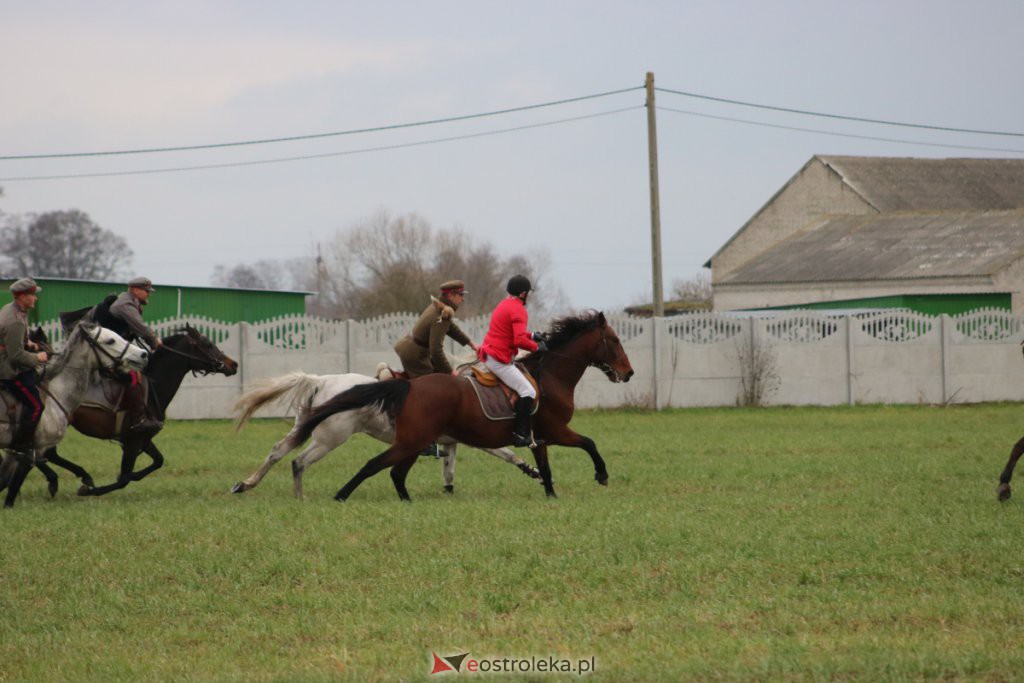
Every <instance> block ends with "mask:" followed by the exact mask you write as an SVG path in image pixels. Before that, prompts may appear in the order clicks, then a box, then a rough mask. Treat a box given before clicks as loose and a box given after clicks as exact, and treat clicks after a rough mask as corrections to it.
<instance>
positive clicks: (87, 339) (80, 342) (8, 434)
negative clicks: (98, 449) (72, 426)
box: [0, 322, 149, 507]
mask: <svg viewBox="0 0 1024 683" xmlns="http://www.w3.org/2000/svg"><path fill="white" fill-rule="evenodd" d="M148 360H149V352H148V351H146V350H145V349H143V348H142V347H141V346H138V345H136V344H129V343H128V342H127V341H125V340H124V339H123V338H122V337H121V335H119V334H117V333H116V332H113V331H111V330H108V329H106V328H104V327H100V326H99V325H96V324H95V323H85V322H83V323H79V324H78V326H77V327H76V328H75V330H74V331H73V332H72V333H71V335H70V336H69V337H68V340H67V342H66V343H65V344H64V348H63V349H62V350H61V351H60V352H59V353H57V354H55V355H54V357H53V359H52V360H50V362H49V363H48V364H47V365H46V373H45V376H44V378H43V382H42V383H41V386H40V394H41V395H42V397H43V398H44V409H43V414H42V417H40V419H39V424H38V425H37V426H36V431H35V436H34V437H33V441H32V450H33V452H32V455H31V457H30V458H23V457H22V458H19V459H18V460H17V464H16V466H14V467H13V472H12V473H10V477H9V479H7V478H6V477H5V479H6V481H7V485H8V486H9V490H8V491H7V498H6V500H5V501H4V507H11V506H12V505H14V500H15V498H17V496H18V491H19V489H20V488H21V484H22V482H24V480H25V476H26V475H27V474H28V472H29V470H30V469H32V464H33V463H34V462H35V459H36V457H37V456H36V454H37V453H43V452H45V451H46V450H47V449H49V448H53V447H54V446H56V445H57V444H58V443H60V441H61V439H63V438H64V435H65V434H66V433H67V430H68V424H69V422H70V415H71V414H72V413H74V412H75V409H76V408H78V406H79V405H81V403H82V401H83V400H84V399H85V395H86V392H87V390H88V389H89V385H90V384H92V382H93V380H94V375H95V374H96V373H97V371H99V370H101V369H107V370H117V371H126V370H129V369H134V370H141V369H142V368H144V367H145V366H146V362H147V361H148ZM4 400H5V401H7V402H10V401H13V400H14V399H13V398H9V397H6V396H5V397H4ZM19 405H20V404H19ZM15 428H16V425H15V424H13V423H7V422H5V423H3V424H0V448H7V447H8V446H9V445H10V443H11V438H12V436H13V433H14V429H15Z"/></svg>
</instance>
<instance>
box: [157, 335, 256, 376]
mask: <svg viewBox="0 0 1024 683" xmlns="http://www.w3.org/2000/svg"><path fill="white" fill-rule="evenodd" d="M164 348H166V349H169V350H170V351H171V352H172V353H177V354H178V355H181V356H184V357H185V358H187V359H188V363H189V365H188V369H189V370H191V371H192V372H193V373H200V374H203V375H208V374H210V373H214V372H219V373H220V374H222V375H224V376H225V377H230V376H231V375H234V374H235V373H236V372H238V361H236V360H234V359H233V358H231V357H230V356H228V355H227V354H225V353H224V352H223V351H221V350H220V349H219V348H217V345H216V344H214V343H213V342H212V341H210V340H209V338H207V337H206V336H205V335H204V334H203V333H202V332H200V331H199V330H197V329H196V328H194V327H192V326H191V325H189V324H188V323H185V331H184V332H183V333H182V334H180V335H175V336H174V337H168V338H167V339H165V340H164Z"/></svg>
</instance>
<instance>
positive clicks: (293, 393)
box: [231, 372, 540, 498]
mask: <svg viewBox="0 0 1024 683" xmlns="http://www.w3.org/2000/svg"><path fill="white" fill-rule="evenodd" d="M376 381H377V379H376V378H375V377H368V376H366V375H358V374H355V373H350V374H346V375H309V374H306V373H304V372H292V373H289V374H287V375H282V376H280V377H273V378H270V379H266V380H263V381H261V382H258V383H257V384H256V386H254V387H253V388H252V389H249V390H248V391H246V392H245V393H244V394H242V396H241V397H240V398H239V399H238V401H236V402H235V410H236V411H237V412H239V413H240V415H239V418H238V427H237V429H241V428H242V427H243V426H244V425H245V423H246V422H248V421H249V419H250V418H251V417H252V415H253V413H255V412H256V411H257V410H259V409H260V408H261V407H263V406H265V405H270V404H273V403H274V402H279V401H280V402H284V401H287V402H288V405H289V407H290V408H292V409H294V410H295V423H294V424H295V425H299V424H301V423H302V421H303V420H304V419H305V418H306V416H307V415H309V414H310V412H312V411H313V410H314V409H315V408H316V407H317V406H318V405H320V404H321V403H322V402H323V401H324V400H326V397H327V396H334V395H337V394H340V393H341V392H343V391H345V390H347V389H351V388H352V387H354V386H357V385H360V384H369V383H371V382H376ZM293 429H294V426H293ZM357 432H362V433H363V434H368V435H370V436H372V437H373V438H375V439H377V440H378V441H383V442H384V443H391V442H392V441H394V439H395V430H394V425H393V424H392V423H391V421H390V420H389V419H388V417H387V415H384V414H382V413H381V412H380V411H379V410H376V409H374V408H373V407H372V406H371V407H368V408H364V409H362V410H352V411H349V412H347V413H345V414H343V415H336V416H335V417H333V418H332V419H331V420H328V421H327V422H326V423H325V424H323V425H321V426H320V428H319V429H317V430H316V431H315V432H313V440H312V441H311V442H310V444H309V445H308V446H306V448H304V449H303V450H302V452H301V453H299V455H298V456H296V457H295V459H294V460H292V485H293V488H294V491H295V497H296V498H302V497H303V494H302V473H303V472H305V471H306V470H307V469H309V467H311V466H312V465H313V464H314V463H316V462H317V461H319V460H320V459H321V458H323V457H324V456H325V455H327V454H328V453H330V452H331V451H332V450H334V449H335V448H337V447H338V446H340V445H341V444H343V443H345V442H346V441H348V439H349V438H350V437H351V436H352V435H353V434H355V433H357ZM449 441H450V440H448V439H443V440H442V441H441V443H440V445H441V451H442V452H443V453H444V491H445V493H454V492H455V453H456V448H457V446H456V444H455V442H454V441H450V442H449ZM297 445H298V444H296V443H293V442H292V440H291V439H290V438H289V435H285V436H284V437H283V438H282V439H281V440H280V441H278V442H277V443H276V444H274V447H273V448H272V449H271V451H270V453H269V454H268V455H267V457H266V458H265V459H264V461H263V464H262V465H260V467H259V469H257V470H256V471H255V472H253V473H252V474H250V475H249V476H248V477H246V478H245V479H243V480H242V481H240V482H237V483H236V484H235V485H234V486H232V487H231V492H232V493H245V492H246V491H249V490H252V489H254V488H256V487H257V486H258V485H259V483H260V482H261V481H263V477H265V476H266V475H267V472H269V471H270V468H271V467H273V466H274V465H275V464H276V463H277V462H278V461H279V460H281V458H283V457H284V456H286V455H288V453H290V452H291V451H292V450H294V449H295V447H296V446H297ZM487 452H488V453H490V454H491V455H493V456H495V457H497V458H501V459H502V460H504V461H505V462H508V463H509V464H512V465H515V466H516V467H518V468H519V470H520V471H521V472H523V473H524V474H526V475H528V476H530V477H533V478H534V479H539V478H540V473H538V472H537V470H535V469H534V468H532V467H531V466H530V465H529V464H527V463H526V462H524V461H523V460H522V458H520V457H519V456H517V455H516V454H515V453H514V452H513V451H512V450H511V449H509V448H499V449H493V450H488V451H487Z"/></svg>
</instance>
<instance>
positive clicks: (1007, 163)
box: [705, 156, 1024, 313]
mask: <svg viewBox="0 0 1024 683" xmlns="http://www.w3.org/2000/svg"><path fill="white" fill-rule="evenodd" d="M705 265H706V266H709V267H710V268H711V272H712V276H711V284H712V289H713V292H714V308H715V310H737V309H763V308H796V307H806V308H830V307H842V308H857V307H906V308H911V309H914V310H919V311H922V312H926V313H958V312H962V311H964V310H969V309H973V308H980V307H996V308H1006V309H1010V310H1013V311H1014V312H1015V313H1024V159H913V158H889V157H840V156H836V157H832V156H815V157H812V158H811V160H810V161H808V162H807V163H806V164H805V165H804V167H803V168H801V169H800V171H799V172H798V173H797V174H796V175H795V176H793V177H792V178H791V179H790V180H789V182H787V183H786V184H785V185H784V186H783V187H782V188H781V189H780V190H779V191H778V192H777V193H776V194H775V195H774V196H773V197H772V198H771V199H770V200H769V201H768V203H767V204H765V205H764V206H763V207H762V208H761V209H760V210H759V211H758V212H757V213H756V214H754V216H753V217H751V219H750V220H749V221H747V222H746V223H745V224H744V225H743V227H741V228H740V229H739V230H738V231H737V232H736V234H734V235H733V236H732V237H731V238H730V239H729V241H728V242H726V243H725V244H724V245H723V246H722V247H721V248H720V249H719V250H718V251H717V252H716V253H715V254H714V256H712V257H711V259H710V260H709V261H708V263H706V264H705Z"/></svg>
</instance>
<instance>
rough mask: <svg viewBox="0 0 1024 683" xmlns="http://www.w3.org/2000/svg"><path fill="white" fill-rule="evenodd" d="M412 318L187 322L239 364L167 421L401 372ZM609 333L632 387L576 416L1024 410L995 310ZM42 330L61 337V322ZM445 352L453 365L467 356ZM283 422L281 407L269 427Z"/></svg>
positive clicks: (593, 376) (198, 384)
mask: <svg viewBox="0 0 1024 683" xmlns="http://www.w3.org/2000/svg"><path fill="white" fill-rule="evenodd" d="M416 318H417V316H415V315H413V314H395V315H387V316H382V317H379V318H374V319H372V320H366V321H361V322H360V321H354V320H346V321H328V320H321V319H318V318H312V317H308V316H286V317H282V318H276V319H274V320H268V321H264V322H260V323H253V324H250V323H223V322H219V321H215V320H208V319H203V318H183V319H173V320H164V321H160V322H157V323H155V324H154V328H155V329H156V330H157V331H158V333H160V334H165V335H166V334H170V333H171V332H172V331H173V330H175V329H177V328H179V327H181V326H182V325H183V324H184V323H185V322H189V323H190V324H192V325H193V326H195V327H197V328H199V329H200V330H201V331H202V332H203V333H204V334H206V335H207V336H208V337H209V338H210V339H211V340H212V341H213V342H214V343H215V344H217V346H218V347H219V348H220V349H221V350H223V351H224V352H225V353H226V354H228V355H229V356H231V357H232V358H234V359H236V360H237V361H239V364H240V370H239V373H238V374H237V375H236V376H234V377H223V376H220V375H210V376H206V377H192V376H188V377H186V379H185V382H184V383H183V384H182V387H181V390H180V392H179V394H178V396H177V397H176V398H175V400H174V402H173V403H172V404H171V406H170V409H169V411H168V414H169V416H170V417H173V418H178V419H202V418H226V417H231V416H232V414H231V406H232V404H233V403H234V402H235V400H236V399H237V398H238V396H239V395H240V394H241V393H242V392H243V391H244V390H246V389H247V388H249V387H251V386H252V385H253V383H254V382H256V381H257V380H260V379H263V378H268V377H276V376H279V375H283V374H286V373H289V372H294V371H297V370H301V371H303V372H307V373H311V374H332V373H343V372H358V373H362V374H373V372H374V370H375V368H376V365H377V363H378V362H379V361H387V362H388V363H390V364H391V365H393V366H396V367H397V366H398V365H399V362H398V359H397V357H396V356H395V354H394V352H393V351H392V350H391V346H392V344H393V343H394V342H395V341H396V340H397V339H398V338H400V337H401V336H403V335H404V334H406V333H407V332H408V330H409V329H411V328H412V325H413V323H414V322H415V320H416ZM609 322H610V324H611V325H612V327H613V328H614V329H615V330H616V332H617V333H618V335H619V336H620V338H621V339H622V343H623V346H624V347H625V349H626V352H627V353H628V354H629V357H630V360H631V361H632V364H633V368H634V370H635V371H636V374H635V376H634V377H633V379H632V380H631V381H630V382H629V383H627V384H612V383H611V382H609V381H608V379H607V378H606V377H605V376H604V374H602V373H601V372H599V371H597V370H595V369H590V370H587V373H586V374H585V375H584V377H583V380H582V382H581V383H580V385H579V386H578V387H577V391H576V404H577V406H579V407H581V408H593V407H619V406H640V407H650V408H663V407H667V406H673V407H686V406H729V405H736V404H737V403H740V402H742V401H743V400H744V397H745V396H746V397H747V398H748V399H749V398H750V396H751V392H750V391H749V388H750V384H751V382H752V381H753V379H754V378H757V379H758V380H759V381H760V383H761V395H760V396H759V402H760V403H762V404H765V405H780V404H781V405H804V404H810V405H837V404H853V403H949V402H956V403H973V402H980V401H1000V400H1015V401H1019V400H1024V358H1022V356H1021V342H1022V340H1024V330H1022V328H1024V318H1022V317H1021V316H1015V315H1012V314H1010V313H1008V312H1006V311H1001V310H982V311H974V312H972V313H968V314H964V315H960V316H956V317H949V316H937V317H929V316H924V315H920V314H917V313H912V312H904V311H890V312H875V313H870V314H864V315H855V316H842V317H837V316H829V315H825V314H822V313H816V312H807V311H799V312H785V313H779V314H778V315H772V316H768V317H737V316H735V315H730V314H718V313H696V314H689V315H682V316H677V317H672V318H654V319H650V318H633V317H630V316H624V315H623V316H617V315H616V316H610V317H609ZM459 326H460V327H461V328H462V329H463V331H465V332H466V333H467V334H468V335H469V336H470V338H471V339H475V340H477V341H479V340H481V339H482V338H483V336H484V333H485V331H486V328H487V318H486V317H478V318H473V319H469V320H460V321H459ZM44 327H45V328H47V333H48V334H50V336H51V338H59V334H58V331H57V326H56V324H55V323H48V324H47V325H45V326H44ZM533 327H534V328H535V329H544V325H539V324H538V325H534V326H533ZM448 343H449V345H450V347H449V352H451V353H453V355H456V356H458V355H459V354H463V355H465V353H466V352H467V351H469V350H468V349H463V348H462V347H458V346H455V345H453V344H452V342H451V341H450V340H449V342H448ZM469 355H471V352H470V354H469ZM745 387H746V388H747V391H745V390H744V388H745ZM284 412H285V411H284V409H283V407H282V408H280V409H278V410H277V411H270V412H269V413H266V414H268V415H272V414H276V415H283V414H284Z"/></svg>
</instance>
